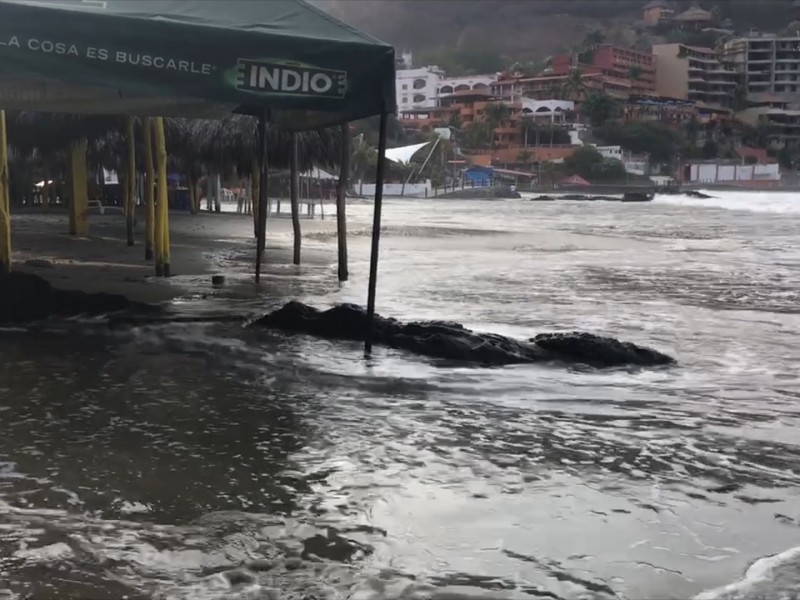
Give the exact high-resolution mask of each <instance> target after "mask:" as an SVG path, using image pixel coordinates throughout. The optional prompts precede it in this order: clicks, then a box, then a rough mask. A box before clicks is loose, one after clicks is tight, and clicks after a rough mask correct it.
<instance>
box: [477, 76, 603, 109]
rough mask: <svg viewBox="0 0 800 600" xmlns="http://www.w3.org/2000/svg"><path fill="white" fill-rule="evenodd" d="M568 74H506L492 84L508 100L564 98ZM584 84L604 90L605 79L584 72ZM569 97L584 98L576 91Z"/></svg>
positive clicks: (494, 89) (499, 94)
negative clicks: (534, 75) (525, 75)
mask: <svg viewBox="0 0 800 600" xmlns="http://www.w3.org/2000/svg"><path fill="white" fill-rule="evenodd" d="M567 78H568V75H544V76H542V77H524V76H513V75H512V76H506V77H501V78H499V79H498V80H497V81H496V82H494V83H493V84H492V93H494V94H495V95H496V96H498V97H502V98H505V99H507V100H512V101H514V100H516V99H518V98H533V99H536V100H550V99H552V98H564V96H565V93H564V92H565V91H567V90H565V83H566V82H567ZM582 79H583V85H584V87H585V88H586V91H587V92H593V91H596V92H603V91H604V81H603V77H602V74H601V73H599V72H596V73H583V72H582ZM566 95H567V96H570V97H568V98H564V99H565V100H572V101H574V102H579V101H581V100H582V99H583V98H582V97H577V95H576V94H575V93H567V94H566Z"/></svg>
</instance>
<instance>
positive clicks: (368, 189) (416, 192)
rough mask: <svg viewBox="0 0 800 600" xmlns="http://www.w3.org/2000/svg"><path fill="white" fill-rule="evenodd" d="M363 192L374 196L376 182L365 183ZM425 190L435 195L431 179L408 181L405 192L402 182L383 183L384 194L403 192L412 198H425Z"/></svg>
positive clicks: (396, 194) (429, 194)
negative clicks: (415, 181)
mask: <svg viewBox="0 0 800 600" xmlns="http://www.w3.org/2000/svg"><path fill="white" fill-rule="evenodd" d="M356 189H357V190H360V189H361V187H360V186H356ZM363 190H364V191H363V193H364V195H365V196H368V197H369V196H374V195H375V184H374V183H365V184H364V187H363ZM425 190H427V191H428V196H433V188H432V186H431V182H430V180H429V179H428V180H426V181H425V183H407V184H406V186H405V192H404V191H403V184H402V183H384V184H383V195H384V196H400V195H401V194H402V195H404V196H406V197H410V198H424V197H425Z"/></svg>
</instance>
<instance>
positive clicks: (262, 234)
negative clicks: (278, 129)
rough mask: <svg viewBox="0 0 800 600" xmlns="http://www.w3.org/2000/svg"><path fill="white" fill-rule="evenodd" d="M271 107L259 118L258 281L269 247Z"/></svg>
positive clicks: (257, 280)
mask: <svg viewBox="0 0 800 600" xmlns="http://www.w3.org/2000/svg"><path fill="white" fill-rule="evenodd" d="M268 127H269V109H265V110H264V114H263V115H262V116H260V117H259V118H258V141H259V148H258V149H259V154H260V156H259V163H260V164H259V168H260V169H261V177H260V182H259V186H258V228H257V232H258V235H257V241H256V283H258V282H259V281H261V260H262V258H263V256H264V250H265V249H266V247H267V202H268V200H267V182H268V178H269V156H268V154H267V143H268V140H267V128H268Z"/></svg>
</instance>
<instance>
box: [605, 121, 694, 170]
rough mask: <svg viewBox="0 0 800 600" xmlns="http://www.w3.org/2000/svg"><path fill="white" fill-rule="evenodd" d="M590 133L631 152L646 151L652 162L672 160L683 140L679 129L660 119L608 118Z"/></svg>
mask: <svg viewBox="0 0 800 600" xmlns="http://www.w3.org/2000/svg"><path fill="white" fill-rule="evenodd" d="M593 133H594V135H595V137H597V138H598V139H599V140H601V141H602V142H603V143H604V144H609V145H616V146H622V148H623V149H625V150H627V151H629V152H633V153H634V154H648V155H649V156H650V159H651V160H652V161H653V162H669V161H671V160H673V159H674V158H675V156H676V155H677V154H678V153H679V152H680V151H681V149H682V148H683V146H684V145H685V143H686V138H685V136H684V135H683V134H681V132H680V131H678V130H676V129H675V128H673V127H670V126H669V125H667V124H666V123H661V122H659V121H631V122H628V123H620V122H618V121H611V122H607V123H606V124H604V125H601V126H599V127H596V128H595V129H594V131H593Z"/></svg>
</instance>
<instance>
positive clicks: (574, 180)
mask: <svg viewBox="0 0 800 600" xmlns="http://www.w3.org/2000/svg"><path fill="white" fill-rule="evenodd" d="M560 183H561V185H592V184H591V183H589V182H588V181H586V180H585V179H584V178H583V177H581V176H580V175H570V176H569V177H565V178H564V179H562V180H561V182H560Z"/></svg>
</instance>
